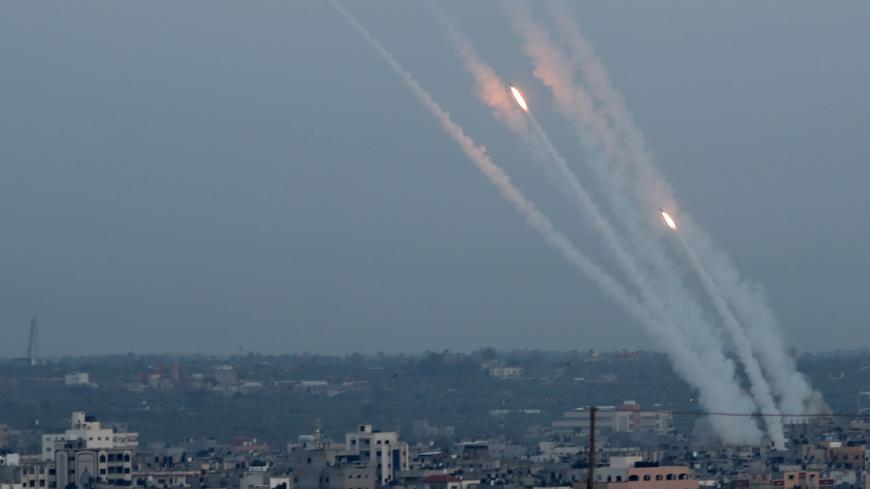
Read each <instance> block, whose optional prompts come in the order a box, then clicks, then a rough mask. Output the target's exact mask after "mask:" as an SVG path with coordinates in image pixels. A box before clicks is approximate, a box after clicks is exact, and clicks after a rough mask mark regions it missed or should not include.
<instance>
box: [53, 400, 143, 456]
mask: <svg viewBox="0 0 870 489" xmlns="http://www.w3.org/2000/svg"><path fill="white" fill-rule="evenodd" d="M74 441H80V442H81V445H82V447H83V448H86V449H120V450H133V449H135V448H136V447H138V446H139V434H138V433H129V432H116V431H115V429H114V428H103V427H102V426H101V425H100V422H99V421H97V420H96V418H95V417H93V416H88V415H86V414H85V413H84V412H82V411H76V412H74V413H72V419H71V420H70V429H68V430H66V431H65V432H64V433H50V434H45V435H42V460H45V461H51V460H54V456H55V450H56V449H57V448H59V447H63V446H64V445H65V444H66V443H67V442H74Z"/></svg>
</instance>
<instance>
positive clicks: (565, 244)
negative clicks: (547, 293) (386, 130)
mask: <svg viewBox="0 0 870 489" xmlns="http://www.w3.org/2000/svg"><path fill="white" fill-rule="evenodd" d="M328 1H329V4H330V5H331V6H332V7H333V8H334V9H335V10H336V11H337V12H338V13H339V14H340V15H341V16H342V17H343V18H344V19H345V21H346V22H347V23H348V24H349V25H350V26H351V27H352V28H353V29H355V30H356V31H357V33H358V34H359V35H360V37H362V38H363V40H364V41H365V42H366V43H367V44H369V46H371V48H372V49H373V50H374V51H375V52H376V53H377V54H378V55H379V56H380V57H381V58H382V59H383V60H384V61H385V62H386V63H387V64H388V65H389V66H390V68H391V69H392V70H393V71H394V72H395V73H396V74H397V75H398V76H399V77H400V78H401V79H402V81H403V82H404V83H405V84H406V85H407V86H408V88H409V89H410V90H411V91H412V92H413V93H414V95H415V96H416V97H417V99H418V100H419V101H420V103H421V104H422V105H423V106H424V107H425V108H426V109H427V110H428V111H429V112H430V113H431V114H432V116H433V117H434V118H435V119H436V120H437V121H438V123H439V125H440V126H441V128H442V129H443V130H444V131H445V132H446V133H447V134H448V135H449V136H450V137H451V138H452V139H453V140H454V141H455V142H456V143H457V144H458V145H459V147H460V148H461V149H462V151H463V152H464V153H465V154H466V156H468V158H469V159H470V160H471V161H472V162H473V163H474V164H475V166H477V168H478V169H479V170H480V171H481V173H483V174H484V176H485V177H486V178H487V180H489V182H490V183H491V184H492V185H494V186H495V187H496V188H498V190H499V191H500V193H501V195H502V197H503V198H504V199H505V200H507V201H508V202H510V203H511V204H513V206H514V208H515V209H516V210H517V211H518V212H519V213H520V214H521V215H522V216H523V217H524V218H525V219H526V222H527V223H528V224H529V225H530V226H531V227H532V228H533V229H535V230H536V231H537V232H538V233H540V234H541V235H542V236H543V237H544V239H545V240H546V241H547V242H548V243H549V244H550V245H551V246H553V247H554V248H556V249H557V250H558V251H559V252H560V253H561V254H562V255H563V256H564V257H565V258H566V259H567V260H568V261H569V262H570V263H571V264H572V265H573V266H574V267H575V268H576V269H577V270H578V271H580V272H581V273H583V274H584V275H586V276H588V277H589V278H590V279H591V280H592V281H593V282H594V283H595V284H596V285H597V286H598V287H599V288H601V289H602V290H603V291H604V292H605V293H606V294H607V295H608V296H609V297H610V298H611V299H613V300H614V301H615V302H616V303H617V304H619V305H620V306H621V307H623V308H624V309H625V311H626V312H627V313H628V314H629V316H630V317H631V318H632V319H633V320H635V321H638V322H639V323H640V324H642V325H643V326H644V327H645V328H647V330H648V331H649V333H650V335H651V336H652V338H653V340H655V341H656V342H658V343H659V344H660V347H661V348H662V349H664V350H666V351H668V353H669V356H670V359H671V362H672V363H673V364H674V367H675V369H676V370H677V372H678V373H680V375H681V376H682V377H683V378H684V379H686V381H687V382H689V383H690V384H691V385H692V386H694V387H696V388H697V389H698V390H699V392H700V394H701V395H700V396H699V397H700V401H701V403H702V405H704V406H705V407H708V408H713V407H717V406H722V405H726V404H729V403H734V402H735V400H738V401H739V400H742V401H743V402H742V403H740V404H741V405H740V406H739V409H740V412H751V409H752V408H751V401H749V400H748V399H746V397H745V396H744V395H743V393H742V392H741V391H740V389H739V388H734V387H735V386H733V385H730V384H725V385H720V384H721V383H720V381H719V379H717V378H715V377H710V376H709V375H708V373H707V372H706V369H705V368H704V365H703V364H702V362H701V361H700V359H699V358H698V356H697V355H696V354H695V353H694V352H693V351H692V350H690V349H689V348H687V346H686V345H685V343H684V338H683V336H682V335H680V334H679V332H678V331H677V330H676V329H675V328H673V327H672V326H671V325H670V324H668V323H666V322H661V321H659V320H657V319H655V318H653V317H652V316H650V315H649V314H648V312H647V310H646V309H645V308H644V307H643V306H642V305H641V304H640V303H639V302H638V301H637V300H635V299H634V298H633V297H632V296H631V295H630V294H628V292H626V291H625V290H624V289H623V288H622V286H620V285H619V284H618V283H617V282H616V281H615V280H614V279H613V278H612V277H610V276H609V275H608V274H607V273H605V272H604V271H603V270H601V269H600V268H599V267H598V266H597V265H595V264H594V263H593V262H592V261H591V260H589V258H587V257H586V256H585V255H584V254H582V253H581V252H580V251H579V250H577V248H575V247H574V246H573V244H571V242H570V241H569V240H568V238H567V237H565V236H564V235H563V234H561V233H560V232H559V231H558V230H556V229H555V227H554V226H553V224H552V223H551V222H550V221H549V219H547V217H546V216H544V215H543V214H542V213H541V212H540V211H539V210H538V209H537V208H536V207H535V206H534V204H532V203H531V202H529V201H528V200H527V199H526V198H525V197H524V196H523V194H522V193H521V192H520V191H519V190H518V189H517V188H516V187H514V186H513V184H512V183H511V182H510V180H509V178H508V177H507V175H505V173H504V172H503V171H502V170H501V168H500V167H499V166H498V165H496V164H495V163H494V162H493V161H492V160H491V159H490V157H489V155H488V154H487V152H486V150H485V149H484V148H483V147H481V146H477V145H476V144H475V142H474V141H473V140H472V139H471V138H470V137H469V136H468V135H466V134H465V132H464V131H463V130H462V128H461V127H459V125H457V124H456V123H455V122H453V120H452V119H451V118H450V116H449V114H448V113H447V112H445V111H444V109H442V108H441V106H440V105H439V104H438V103H437V102H436V101H435V100H434V99H433V98H432V96H431V95H430V94H429V93H428V92H427V91H426V90H425V89H424V88H423V87H422V86H420V84H419V83H417V81H416V80H415V79H414V78H413V77H412V76H411V74H410V73H408V72H407V71H406V70H405V69H404V68H403V67H402V66H401V65H400V64H399V62H398V61H397V60H396V59H395V58H394V57H393V56H392V54H390V52H389V51H387V50H386V48H384V47H383V46H382V45H381V44H380V43H379V42H378V41H377V40H376V39H375V38H374V37H373V36H372V35H371V34H369V32H368V31H367V30H366V29H365V28H364V27H363V26H362V25H361V24H360V23H359V22H357V20H356V19H354V18H353V17H352V16H351V15H350V14H349V13H348V12H346V11H345V10H344V9H343V8H342V7H340V6H339V5H338V4H337V3H335V2H334V1H333V0H328ZM713 421H714V422H715V423H717V430H718V431H720V432H721V433H722V434H723V438H725V439H726V440H728V441H731V442H734V443H755V442H757V441H758V438H759V436H760V433H759V432H758V430H757V427H755V426H754V425H747V424H746V423H744V422H742V421H743V419H741V418H724V417H717V418H715V419H714V420H713Z"/></svg>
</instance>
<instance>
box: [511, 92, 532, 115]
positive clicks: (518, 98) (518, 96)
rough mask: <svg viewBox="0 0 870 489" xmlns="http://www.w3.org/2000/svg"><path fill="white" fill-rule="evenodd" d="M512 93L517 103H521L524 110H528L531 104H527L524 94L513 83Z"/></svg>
mask: <svg viewBox="0 0 870 489" xmlns="http://www.w3.org/2000/svg"><path fill="white" fill-rule="evenodd" d="M511 93H512V94H513V96H514V98H515V99H516V101H517V104H519V106H520V107H522V109H523V110H525V111H526V112H528V111H529V106H528V105H526V99H524V98H523V94H522V93H520V91H519V90H517V87H515V86H513V85H511Z"/></svg>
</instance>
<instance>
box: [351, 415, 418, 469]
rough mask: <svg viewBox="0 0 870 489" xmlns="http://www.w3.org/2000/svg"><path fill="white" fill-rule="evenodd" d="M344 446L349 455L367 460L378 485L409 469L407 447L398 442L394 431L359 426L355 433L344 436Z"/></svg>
mask: <svg viewBox="0 0 870 489" xmlns="http://www.w3.org/2000/svg"><path fill="white" fill-rule="evenodd" d="M345 445H346V448H347V450H348V451H350V452H351V453H353V454H356V455H359V456H360V458H361V459H363V460H368V462H369V465H370V466H371V467H372V468H374V470H375V476H376V478H377V483H379V484H387V483H389V482H390V481H392V480H394V479H395V474H396V472H399V471H402V470H408V469H409V468H410V455H409V449H408V445H407V444H406V443H402V442H400V441H399V434H398V433H396V432H394V431H389V432H380V431H374V430H373V429H372V426H371V425H361V426H360V427H359V428H358V429H357V431H356V432H353V433H347V434H346V435H345Z"/></svg>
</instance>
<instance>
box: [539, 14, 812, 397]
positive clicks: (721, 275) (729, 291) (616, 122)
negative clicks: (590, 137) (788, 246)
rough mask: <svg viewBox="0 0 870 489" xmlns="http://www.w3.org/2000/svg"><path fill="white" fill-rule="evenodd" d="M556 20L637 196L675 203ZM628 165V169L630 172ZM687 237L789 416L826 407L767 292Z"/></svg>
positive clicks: (570, 34) (597, 73)
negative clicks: (617, 143) (622, 154)
mask: <svg viewBox="0 0 870 489" xmlns="http://www.w3.org/2000/svg"><path fill="white" fill-rule="evenodd" d="M549 5H550V12H551V17H552V18H553V19H554V21H555V22H556V23H557V25H558V27H559V29H560V32H561V33H562V37H563V38H564V39H565V40H566V44H567V45H568V46H570V47H571V48H572V54H573V60H574V61H575V62H576V64H578V65H579V67H580V71H581V73H582V74H583V77H584V80H585V81H586V83H587V84H588V85H589V86H590V88H591V90H592V92H593V93H594V94H595V97H596V99H597V101H598V103H599V104H600V105H601V106H602V109H603V111H604V113H605V114H607V116H608V117H609V119H610V121H611V123H612V125H613V127H614V128H615V130H616V132H617V133H618V136H619V138H620V139H621V140H623V141H624V147H625V148H626V150H627V153H628V154H627V155H626V156H627V158H625V160H624V162H623V163H628V165H623V168H621V171H623V172H625V173H629V172H630V173H631V174H632V175H633V182H634V190H635V192H636V193H634V195H636V196H638V201H639V202H640V203H641V204H642V205H647V206H649V205H650V204H652V205H653V206H655V205H664V204H663V203H665V204H668V205H673V203H674V200H675V199H674V198H673V191H672V190H671V189H670V186H669V185H668V184H667V181H666V180H665V179H664V178H663V177H662V176H661V175H660V174H659V172H658V171H657V169H656V168H655V167H654V165H653V164H652V161H651V158H650V157H649V153H648V151H647V150H646V144H645V142H644V138H643V134H642V133H641V131H640V130H639V129H638V128H637V126H636V125H635V124H634V122H633V120H632V118H631V116H630V114H629V112H628V110H627V109H626V107H625V104H624V103H623V100H622V97H621V96H620V95H619V93H618V92H617V91H616V90H615V89H613V87H612V85H611V83H610V81H609V79H608V76H607V73H606V71H605V70H604V68H603V66H602V64H601V62H600V61H599V60H598V58H597V56H596V55H595V53H594V50H593V49H592V48H591V46H590V44H589V42H588V41H587V40H586V39H585V37H584V36H583V35H582V33H581V32H580V29H579V28H578V27H577V25H576V24H575V23H574V21H573V20H572V16H571V14H570V12H569V11H568V10H567V9H566V8H565V7H564V5H563V4H561V3H558V4H557V3H549ZM625 166H628V168H625ZM683 227H684V230H685V231H686V239H687V240H689V242H691V243H692V244H693V248H694V249H695V250H697V253H698V254H699V256H700V257H701V258H700V259H702V260H703V261H704V262H706V263H707V264H708V269H709V270H710V273H711V274H712V276H713V277H712V278H713V279H715V282H716V284H717V285H718V287H719V290H721V294H722V295H724V297H725V298H726V299H727V300H728V302H730V303H731V304H732V305H733V306H734V308H735V310H736V312H737V314H738V315H739V316H740V317H741V319H742V321H743V323H744V324H746V325H748V326H749V327H748V328H747V331H746V333H747V334H748V335H749V337H750V339H751V344H752V347H753V351H754V353H755V355H756V356H758V357H759V358H760V360H761V362H762V364H763V366H764V369H765V372H766V373H767V375H768V376H769V377H770V379H771V383H772V384H773V387H774V390H775V391H776V394H777V396H778V397H779V402H780V407H781V408H782V410H783V411H786V412H799V413H808V412H809V413H812V412H818V410H820V409H821V410H825V409H827V407H826V406H825V405H824V402H823V401H822V400H821V396H820V394H819V393H818V392H816V391H815V390H813V389H812V387H811V386H810V385H809V383H808V382H807V381H806V379H805V378H804V377H803V376H802V375H801V374H800V373H798V371H797V366H796V364H795V362H794V360H793V359H792V358H791V357H790V356H789V355H788V354H787V352H786V351H785V348H784V345H785V342H784V339H783V337H782V334H781V332H780V329H779V325H778V323H777V321H776V318H775V316H774V314H773V311H772V310H771V309H770V307H769V306H768V305H767V301H766V300H765V298H764V295H763V293H761V291H760V290H759V288H758V287H757V286H756V285H754V284H752V283H751V282H748V281H745V280H743V279H741V278H740V275H739V274H738V272H737V268H736V267H735V266H734V264H733V263H732V262H731V261H730V259H729V258H728V257H727V256H726V255H725V254H724V253H723V252H722V251H720V250H719V249H717V247H716V246H715V245H714V244H713V242H712V240H711V239H710V238H709V236H708V235H707V234H706V233H705V232H703V231H702V230H701V229H700V227H698V226H697V225H695V224H694V223H693V222H691V220H686V222H685V223H684V224H683Z"/></svg>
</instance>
